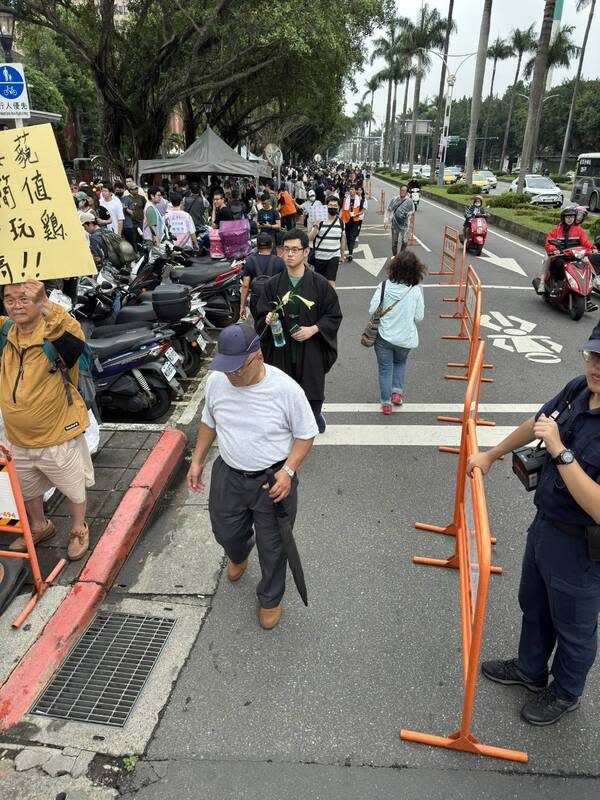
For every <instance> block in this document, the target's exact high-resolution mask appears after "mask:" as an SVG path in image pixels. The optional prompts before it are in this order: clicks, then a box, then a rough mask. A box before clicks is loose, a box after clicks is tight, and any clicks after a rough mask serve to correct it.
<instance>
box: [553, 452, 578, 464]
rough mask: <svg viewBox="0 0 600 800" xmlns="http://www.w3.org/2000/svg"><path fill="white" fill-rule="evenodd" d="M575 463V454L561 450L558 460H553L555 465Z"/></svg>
mask: <svg viewBox="0 0 600 800" xmlns="http://www.w3.org/2000/svg"><path fill="white" fill-rule="evenodd" d="M573 461H575V453H574V452H573V451H572V450H561V451H560V453H559V454H558V455H557V456H556V458H553V459H552V463H553V464H558V465H559V466H560V465H561V464H572V463H573Z"/></svg>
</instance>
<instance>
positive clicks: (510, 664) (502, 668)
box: [481, 658, 548, 692]
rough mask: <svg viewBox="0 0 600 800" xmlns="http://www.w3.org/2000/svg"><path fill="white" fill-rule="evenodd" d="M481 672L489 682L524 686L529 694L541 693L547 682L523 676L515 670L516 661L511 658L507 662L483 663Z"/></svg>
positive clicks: (518, 670) (519, 671)
mask: <svg viewBox="0 0 600 800" xmlns="http://www.w3.org/2000/svg"><path fill="white" fill-rule="evenodd" d="M481 671H482V673H483V674H484V675H485V677H486V678H488V679H489V680H490V681H495V682H496V683H502V684H503V685H504V686H524V687H525V688H526V689H529V691H530V692H543V691H544V689H545V688H546V685H547V683H548V680H547V679H546V680H545V681H543V682H540V681H532V680H530V679H529V678H528V677H527V675H523V673H522V672H521V670H520V669H518V668H517V659H516V658H511V659H509V660H508V661H484V662H483V664H482V665H481Z"/></svg>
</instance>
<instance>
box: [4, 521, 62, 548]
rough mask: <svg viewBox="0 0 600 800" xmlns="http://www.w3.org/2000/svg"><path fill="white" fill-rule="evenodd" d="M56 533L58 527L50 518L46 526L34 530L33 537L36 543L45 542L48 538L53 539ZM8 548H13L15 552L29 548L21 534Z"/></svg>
mask: <svg viewBox="0 0 600 800" xmlns="http://www.w3.org/2000/svg"><path fill="white" fill-rule="evenodd" d="M55 533H56V528H55V527H54V523H53V522H50V520H48V521H47V522H46V527H45V528H42V530H41V531H32V532H31V537H32V539H33V543H34V544H39V543H40V542H45V541H46V540H47V539H51V538H52V537H53V536H54V534H55ZM8 549H9V550H12V552H13V553H24V552H25V550H26V549H27V548H26V547H25V539H24V538H23V537H22V536H19V538H18V539H15V540H14V542H13V543H12V544H11V546H10V547H9V548H8Z"/></svg>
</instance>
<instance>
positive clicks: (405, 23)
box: [388, 17, 414, 163]
mask: <svg viewBox="0 0 600 800" xmlns="http://www.w3.org/2000/svg"><path fill="white" fill-rule="evenodd" d="M398 23H399V25H400V26H401V27H402V28H403V31H402V33H401V34H400V36H399V37H398V49H397V53H396V58H395V59H394V63H393V64H392V66H391V68H390V73H391V77H392V83H393V87H394V88H393V93H392V111H391V116H390V137H389V141H388V147H389V152H388V161H389V162H390V163H392V162H393V157H394V153H395V150H396V148H395V142H396V138H397V137H396V98H397V94H398V84H402V83H403V82H404V81H406V83H407V84H408V82H409V81H410V79H411V77H412V75H413V74H414V70H413V66H412V63H411V62H412V58H411V56H410V55H409V54H408V51H407V45H408V37H409V35H410V31H411V28H412V23H411V21H410V20H409V19H407V18H406V17H401V18H399V19H398Z"/></svg>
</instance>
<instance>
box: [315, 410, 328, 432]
mask: <svg viewBox="0 0 600 800" xmlns="http://www.w3.org/2000/svg"><path fill="white" fill-rule="evenodd" d="M317 428H318V429H319V433H325V431H326V430H327V422H326V421H325V417H324V416H323V414H319V419H318V420H317Z"/></svg>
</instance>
